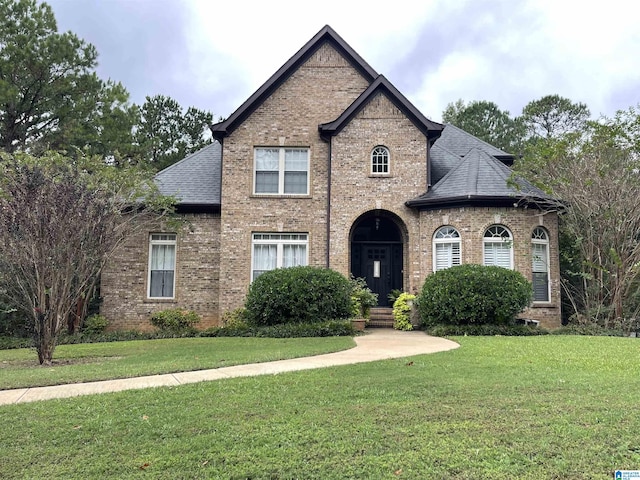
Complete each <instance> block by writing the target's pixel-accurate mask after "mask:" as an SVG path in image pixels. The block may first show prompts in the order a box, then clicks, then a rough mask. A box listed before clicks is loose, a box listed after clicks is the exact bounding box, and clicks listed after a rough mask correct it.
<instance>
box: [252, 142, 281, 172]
mask: <svg viewBox="0 0 640 480" xmlns="http://www.w3.org/2000/svg"><path fill="white" fill-rule="evenodd" d="M279 168H280V160H279V153H278V149H277V148H258V149H256V171H260V170H270V171H276V172H277V171H278V169H279Z"/></svg>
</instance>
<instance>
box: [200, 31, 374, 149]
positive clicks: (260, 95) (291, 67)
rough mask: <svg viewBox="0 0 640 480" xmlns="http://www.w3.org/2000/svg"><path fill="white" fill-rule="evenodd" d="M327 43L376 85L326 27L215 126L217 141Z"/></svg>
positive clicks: (355, 55)
mask: <svg viewBox="0 0 640 480" xmlns="http://www.w3.org/2000/svg"><path fill="white" fill-rule="evenodd" d="M325 42H329V43H330V44H331V45H332V46H333V47H334V48H335V49H336V50H338V51H339V52H340V53H341V54H342V55H343V56H344V57H345V58H346V59H347V61H348V62H349V63H350V64H351V65H352V66H353V67H354V68H355V69H356V70H357V71H358V72H360V74H361V75H362V76H363V77H364V78H365V79H367V81H369V82H372V81H373V80H374V79H375V78H376V77H377V76H378V74H377V73H376V71H375V70H374V69H373V68H372V67H371V66H370V65H369V64H368V63H367V62H365V61H364V59H363V58H362V57H361V56H360V55H358V53H357V52H356V51H355V50H354V49H353V48H351V47H350V46H349V44H347V42H345V41H344V40H343V39H342V37H341V36H340V35H338V34H337V33H336V32H335V31H334V30H333V29H332V28H331V27H330V26H329V25H325V26H324V27H323V28H322V29H321V30H320V31H319V32H318V33H316V34H315V35H314V37H313V38H312V39H311V40H309V41H308V42H307V43H306V44H305V45H304V46H303V47H302V48H301V49H300V50H298V52H297V53H296V54H295V55H294V56H293V57H291V58H290V59H289V60H288V61H287V62H286V63H285V64H284V65H283V66H282V67H280V68H279V69H278V71H277V72H276V73H274V74H273V75H272V76H271V78H269V80H267V81H266V82H265V83H264V84H263V85H262V86H261V87H260V88H259V89H258V90H256V91H255V93H254V94H253V95H251V96H250V97H249V98H248V99H247V100H246V101H245V102H244V103H243V104H242V105H240V107H239V108H238V109H237V110H236V111H235V112H233V113H232V114H231V115H230V116H229V118H227V119H226V120H224V121H222V122H219V123H216V124H214V125H212V126H211V131H212V132H213V138H215V139H218V140H222V139H223V138H224V137H226V136H227V135H229V134H230V133H231V132H233V131H234V130H235V129H236V128H237V127H238V126H239V125H240V124H241V123H242V122H243V121H244V120H245V119H246V118H247V117H248V116H249V115H251V113H253V112H254V111H255V110H256V109H257V108H258V107H259V106H260V105H261V104H262V103H263V102H264V101H265V100H266V99H267V98H268V97H269V96H270V95H271V94H272V93H273V92H274V91H275V90H276V89H277V88H278V87H279V86H280V85H282V84H283V83H284V82H285V81H286V80H287V79H288V78H289V77H290V76H291V75H292V74H293V72H295V71H296V70H297V69H298V67H299V66H300V65H302V64H303V63H304V62H306V61H307V60H308V59H309V57H311V55H313V54H314V53H315V52H316V51H317V50H318V49H319V48H320V47H321V46H322V45H323V44H324V43H325Z"/></svg>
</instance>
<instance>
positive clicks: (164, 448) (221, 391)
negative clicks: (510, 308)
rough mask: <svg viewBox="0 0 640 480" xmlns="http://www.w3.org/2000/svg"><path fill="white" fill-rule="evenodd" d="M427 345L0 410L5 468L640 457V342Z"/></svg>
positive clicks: (154, 468) (561, 463)
mask: <svg viewBox="0 0 640 480" xmlns="http://www.w3.org/2000/svg"><path fill="white" fill-rule="evenodd" d="M457 340H458V341H459V342H460V343H461V348H459V349H457V350H453V351H450V352H443V353H438V354H434V355H423V356H417V357H412V358H409V359H398V360H387V361H382V362H374V363H369V364H359V365H353V366H346V367H335V368H326V369H319V370H311V371H304V372H295V373H287V374H280V375H275V376H262V377H252V378H237V379H229V380H222V381H216V382H208V383H199V384H192V385H185V386H180V387H170V388H159V389H149V390H139V391H129V392H120V393H114V394H105V395H99V396H89V397H79V398H75V399H64V400H52V401H47V402H37V403H31V404H24V405H12V406H5V407H0V424H2V425H3V427H4V428H3V436H2V440H0V472H2V477H3V478H8V479H13V478H16V479H17V478H20V479H22V478H43V477H45V476H46V478H49V479H93V478H96V479H97V478H132V479H136V478H154V479H176V478H180V479H183V478H184V479H187V478H189V479H192V478H202V479H205V478H216V479H217V478H221V479H247V478H251V479H292V478H301V479H344V478H372V479H397V478H406V479H441V478H442V479H444V478H446V479H474V480H475V479H491V480H494V479H516V478H517V479H530V480H534V479H535V480H540V479H572V480H573V479H612V478H613V472H614V471H615V470H616V469H638V468H640V435H638V432H640V415H638V412H637V409H638V404H639V403H640V375H638V368H639V367H640V342H639V341H638V340H636V339H629V338H610V337H573V336H571V337H569V336H567V337H564V336H544V337H460V338H458V339H457Z"/></svg>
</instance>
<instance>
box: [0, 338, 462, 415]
mask: <svg viewBox="0 0 640 480" xmlns="http://www.w3.org/2000/svg"><path fill="white" fill-rule="evenodd" d="M355 342H356V346H355V347H354V348H351V349H349V350H343V351H341V352H335V353H327V354H324V355H316V356H314V357H303V358H292V359H289V360H279V361H276V362H266V363H253V364H249V365H237V366H235V367H223V368H214V369H211V370H196V371H193V372H180V373H169V374H164V375H151V376H147V377H135V378H122V379H118V380H105V381H101V382H89V383H73V384H68V385H55V386H52V387H34V388H19V389H15V390H0V405H9V404H12V403H25V402H36V401H39V400H50V399H52V398H67V397H75V396H78V395H92V394H96V393H107V392H119V391H122V390H133V389H138V388H149V387H165V386H176V385H182V384H185V383H195V382H204V381H210V380H220V379H223V378H233V377H250V376H254V375H273V374H277V373H283V372H294V371H298V370H310V369H313V368H323V367H331V366H336V365H349V364H354V363H363V362H373V361H376V360H386V359H389V358H401V357H411V356H413V355H422V354H425V353H435V352H443V351H446V350H452V349H454V348H458V347H459V345H458V344H457V343H455V342H452V341H451V340H446V339H444V338H438V337H430V336H428V335H425V334H424V333H423V332H399V331H397V330H391V329H386V328H385V329H382V328H381V329H371V330H367V332H366V334H365V335H362V336H359V337H355Z"/></svg>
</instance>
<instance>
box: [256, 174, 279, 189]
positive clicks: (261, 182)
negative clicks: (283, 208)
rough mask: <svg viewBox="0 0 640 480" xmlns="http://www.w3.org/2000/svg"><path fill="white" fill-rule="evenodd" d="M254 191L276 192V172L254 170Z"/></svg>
mask: <svg viewBox="0 0 640 480" xmlns="http://www.w3.org/2000/svg"><path fill="white" fill-rule="evenodd" d="M256 193H278V172H256Z"/></svg>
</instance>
